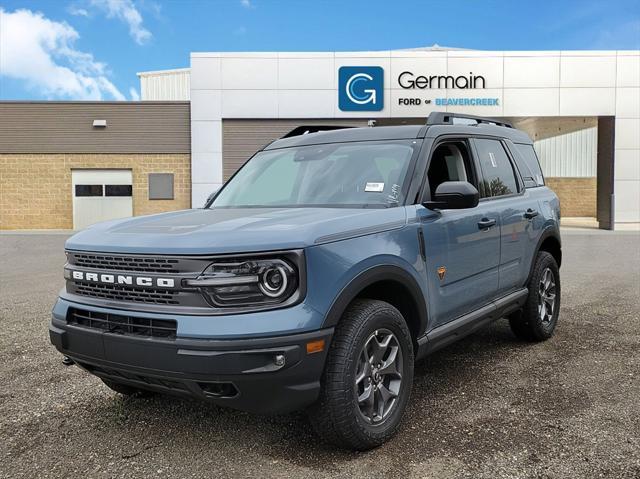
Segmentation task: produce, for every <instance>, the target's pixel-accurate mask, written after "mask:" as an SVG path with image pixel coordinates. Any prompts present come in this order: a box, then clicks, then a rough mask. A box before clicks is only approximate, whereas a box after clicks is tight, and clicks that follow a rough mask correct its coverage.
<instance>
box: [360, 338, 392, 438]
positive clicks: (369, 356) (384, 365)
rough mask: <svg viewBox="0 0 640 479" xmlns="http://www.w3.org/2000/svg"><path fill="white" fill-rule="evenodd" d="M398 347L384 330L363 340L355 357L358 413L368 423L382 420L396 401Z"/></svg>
mask: <svg viewBox="0 0 640 479" xmlns="http://www.w3.org/2000/svg"><path fill="white" fill-rule="evenodd" d="M402 360H403V357H402V348H401V347H400V343H399V341H398V338H397V337H396V336H395V334H393V333H392V332H391V331H389V330H388V329H378V330H376V331H375V332H373V333H372V334H371V335H370V336H369V337H368V338H367V340H366V341H365V343H364V346H363V347H362V351H361V352H360V356H359V358H358V368H357V371H356V379H355V390H356V396H357V401H358V407H359V409H360V414H361V415H362V417H363V418H364V420H365V421H366V422H368V423H369V424H374V425H378V424H381V423H382V422H384V421H385V420H386V419H387V418H388V417H389V416H390V414H391V412H392V411H393V409H394V407H395V405H396V404H397V402H398V396H399V394H400V387H401V385H402Z"/></svg>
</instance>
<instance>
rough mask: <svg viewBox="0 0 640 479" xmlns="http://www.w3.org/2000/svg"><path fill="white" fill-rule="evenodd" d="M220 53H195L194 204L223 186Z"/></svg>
mask: <svg viewBox="0 0 640 479" xmlns="http://www.w3.org/2000/svg"><path fill="white" fill-rule="evenodd" d="M220 89H221V79H220V57H219V55H218V54H210V53H192V54H191V206H192V207H193V208H199V207H201V206H202V205H203V204H204V202H205V200H206V199H207V197H208V196H209V195H210V194H211V192H213V191H214V190H216V189H218V188H220V186H222V95H221V90H220Z"/></svg>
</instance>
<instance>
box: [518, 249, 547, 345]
mask: <svg viewBox="0 0 640 479" xmlns="http://www.w3.org/2000/svg"><path fill="white" fill-rule="evenodd" d="M527 286H528V288H529V296H528V298H527V302H526V303H525V305H524V307H523V308H522V310H521V311H518V312H517V313H514V314H513V315H511V316H510V317H509V325H510V326H511V331H513V333H514V334H515V335H516V336H517V337H518V338H520V339H524V340H525V341H546V340H547V339H549V338H550V337H551V336H553V332H554V331H555V329H556V325H557V324H558V313H559V312H560V270H559V269H558V263H556V260H555V258H554V257H553V256H552V255H551V254H550V253H548V252H546V251H540V252H539V253H538V256H537V257H536V263H535V265H534V268H533V273H532V274H531V278H530V279H529V283H528V285H527Z"/></svg>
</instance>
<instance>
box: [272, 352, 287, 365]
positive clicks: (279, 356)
mask: <svg viewBox="0 0 640 479" xmlns="http://www.w3.org/2000/svg"><path fill="white" fill-rule="evenodd" d="M284 362H285V359H284V354H276V357H275V358H273V364H275V365H276V366H278V367H282V366H284Z"/></svg>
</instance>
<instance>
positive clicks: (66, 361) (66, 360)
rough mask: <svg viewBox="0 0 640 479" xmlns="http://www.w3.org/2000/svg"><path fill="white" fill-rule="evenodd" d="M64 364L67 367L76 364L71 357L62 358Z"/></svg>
mask: <svg viewBox="0 0 640 479" xmlns="http://www.w3.org/2000/svg"><path fill="white" fill-rule="evenodd" d="M62 364H64V365H65V366H71V365H73V364H75V363H74V362H73V359H71V358H70V357H69V356H62Z"/></svg>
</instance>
